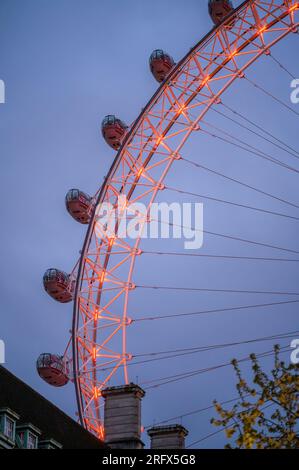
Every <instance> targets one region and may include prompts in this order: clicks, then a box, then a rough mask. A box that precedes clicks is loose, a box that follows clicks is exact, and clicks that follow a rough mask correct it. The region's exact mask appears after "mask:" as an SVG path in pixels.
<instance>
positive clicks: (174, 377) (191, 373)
mask: <svg viewBox="0 0 299 470" xmlns="http://www.w3.org/2000/svg"><path fill="white" fill-rule="evenodd" d="M290 350H291V348H290V346H289V345H288V346H283V347H282V348H281V349H280V352H281V353H285V352H288V351H290ZM273 355H275V352H273V349H271V350H270V351H265V352H263V353H259V354H256V357H257V358H259V359H262V358H265V357H270V356H273ZM250 361H251V358H250V357H247V356H246V357H244V358H241V359H238V363H244V362H250ZM228 366H231V361H230V362H225V363H222V364H218V365H216V366H212V367H206V368H204V369H196V370H192V371H189V372H183V373H181V374H175V375H170V376H167V377H160V378H158V379H152V380H148V381H145V382H142V383H141V385H147V384H153V383H155V382H161V383H157V384H156V385H150V386H148V387H146V388H145V390H148V389H152V388H158V387H161V386H164V385H168V384H170V383H173V382H178V381H181V380H185V379H188V378H191V377H194V376H197V375H201V374H204V373H207V372H213V371H215V370H219V369H223V368H225V367H228Z"/></svg>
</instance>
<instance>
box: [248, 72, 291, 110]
mask: <svg viewBox="0 0 299 470" xmlns="http://www.w3.org/2000/svg"><path fill="white" fill-rule="evenodd" d="M244 79H245V80H247V82H248V83H250V84H251V85H252V86H254V87H255V88H257V89H258V90H260V91H261V92H263V93H264V94H265V95H267V96H269V97H270V98H272V99H273V100H274V101H276V102H277V103H279V104H280V105H281V106H283V107H284V108H286V109H288V110H289V111H291V112H292V113H294V114H296V116H299V113H298V112H297V111H295V109H293V108H292V107H291V106H289V105H288V104H287V103H285V102H284V101H282V100H281V99H280V98H277V96H275V95H274V94H273V93H271V92H270V91H268V90H266V89H265V88H263V87H262V86H261V85H259V84H258V83H256V82H254V81H253V80H251V79H250V78H248V77H246V76H244Z"/></svg>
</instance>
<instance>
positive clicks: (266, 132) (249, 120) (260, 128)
mask: <svg viewBox="0 0 299 470" xmlns="http://www.w3.org/2000/svg"><path fill="white" fill-rule="evenodd" d="M221 105H222V106H223V107H224V108H226V109H228V110H229V111H230V112H231V113H233V114H234V115H235V116H238V117H240V118H241V119H243V120H244V121H246V122H248V124H250V125H252V126H253V127H255V128H256V129H259V130H260V131H262V132H264V133H265V134H266V135H268V136H269V137H271V138H272V139H274V140H276V142H279V143H280V144H282V145H284V146H285V147H287V148H288V149H289V150H291V152H294V153H296V154H297V155H299V152H298V151H297V150H296V149H294V148H293V147H291V146H290V145H289V144H287V143H286V142H284V141H283V140H281V139H279V138H278V137H276V136H275V135H274V134H272V133H271V132H269V131H267V130H266V129H264V128H263V127H262V126H261V125H259V124H256V123H255V122H254V121H252V120H251V119H249V118H247V117H246V116H244V114H242V113H240V112H239V111H236V110H235V109H233V108H232V107H231V106H229V105H227V104H226V103H223V101H221Z"/></svg>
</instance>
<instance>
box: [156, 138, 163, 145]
mask: <svg viewBox="0 0 299 470" xmlns="http://www.w3.org/2000/svg"><path fill="white" fill-rule="evenodd" d="M162 140H163V137H162V136H161V137H159V138H158V139H157V144H158V145H160V144H161V142H162Z"/></svg>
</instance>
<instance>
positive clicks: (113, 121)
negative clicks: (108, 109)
mask: <svg viewBox="0 0 299 470" xmlns="http://www.w3.org/2000/svg"><path fill="white" fill-rule="evenodd" d="M127 129H128V126H127V125H126V124H125V123H124V122H122V121H121V120H120V119H118V118H117V117H115V116H113V115H111V114H110V115H108V116H106V117H105V118H104V119H103V122H102V135H103V137H104V139H105V140H106V142H107V144H108V145H110V147H112V148H113V149H114V150H118V149H119V147H120V146H121V143H122V141H123V138H124V137H125V135H126V133H127Z"/></svg>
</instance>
